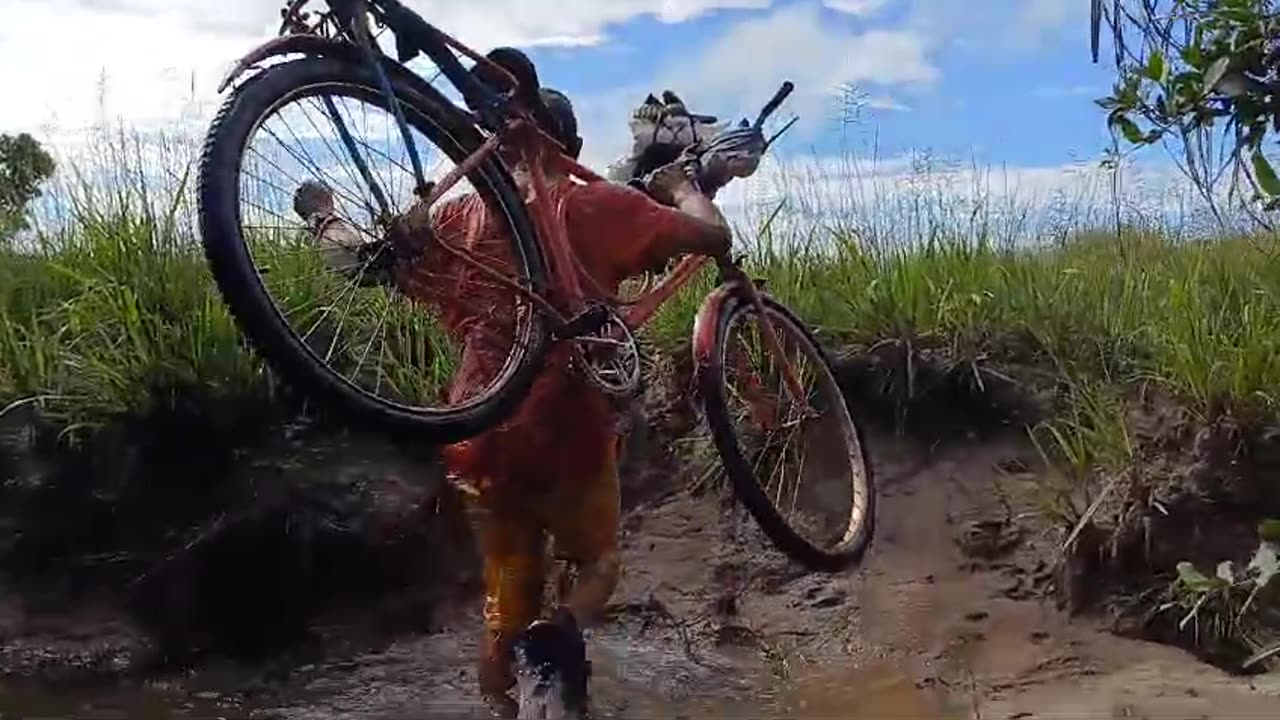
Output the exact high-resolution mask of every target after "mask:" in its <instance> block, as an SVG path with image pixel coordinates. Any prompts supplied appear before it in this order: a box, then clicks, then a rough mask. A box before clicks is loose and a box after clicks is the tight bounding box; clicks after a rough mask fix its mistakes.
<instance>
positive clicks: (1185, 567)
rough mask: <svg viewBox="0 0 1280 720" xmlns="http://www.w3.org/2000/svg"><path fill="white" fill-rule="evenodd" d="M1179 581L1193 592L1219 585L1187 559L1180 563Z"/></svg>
mask: <svg viewBox="0 0 1280 720" xmlns="http://www.w3.org/2000/svg"><path fill="white" fill-rule="evenodd" d="M1251 567H1252V566H1251ZM1178 582H1179V583H1181V584H1182V585H1183V586H1184V587H1186V588H1187V589H1188V590H1190V591H1192V592H1208V591H1210V590H1212V589H1213V588H1214V587H1215V585H1217V583H1215V582H1214V581H1213V580H1211V579H1209V578H1208V577H1207V576H1205V574H1204V573H1202V572H1200V571H1199V570H1197V569H1196V566H1195V565H1192V564H1191V563H1189V562H1187V561H1186V560H1183V561H1182V562H1180V563H1178Z"/></svg>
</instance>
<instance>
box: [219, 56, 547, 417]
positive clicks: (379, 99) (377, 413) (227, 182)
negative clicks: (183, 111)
mask: <svg viewBox="0 0 1280 720" xmlns="http://www.w3.org/2000/svg"><path fill="white" fill-rule="evenodd" d="M324 84H331V85H340V86H344V87H346V88H348V89H355V90H357V91H359V92H360V93H362V94H367V96H368V99H369V101H370V102H373V103H376V104H378V106H379V107H381V108H383V109H384V110H385V109H386V106H387V105H386V102H385V99H384V96H383V95H382V94H381V92H380V91H379V90H378V89H377V88H378V85H377V81H376V79H375V78H374V76H373V73H372V72H371V71H370V70H369V68H367V67H365V66H363V65H357V64H352V63H349V62H343V61H341V60H337V59H333V58H327V57H304V58H301V59H296V60H291V61H288V62H285V63H282V64H279V65H275V66H272V67H270V68H268V69H266V70H263V71H262V72H261V73H260V74H258V75H256V76H254V77H253V78H251V79H250V80H248V81H246V82H245V83H244V84H242V85H240V86H239V87H238V88H237V89H236V90H235V92H234V93H233V94H232V95H231V96H230V97H228V98H227V100H226V101H225V102H224V103H223V105H222V107H221V109H220V110H219V112H218V114H217V116H216V117H215V118H214V120H213V122H212V123H211V125H210V128H209V132H208V134H207V136H206V139H205V145H204V149H203V153H202V156H201V163H200V180H199V189H198V203H199V206H198V207H199V209H198V213H199V219H200V232H201V242H202V244H203V246H204V253H205V256H206V259H207V261H208V263H209V266H210V269H211V271H212V273H213V277H214V280H215V282H216V284H217V287H218V290H219V292H220V293H221V295H222V296H223V299H224V301H225V302H226V305H227V307H228V309H229V311H230V313H231V315H232V316H233V318H234V319H235V321H236V323H237V325H238V327H239V329H240V331H241V333H242V334H243V336H244V337H245V339H246V340H247V341H248V344H249V345H250V346H251V347H252V349H253V350H254V351H255V352H256V353H257V354H258V355H260V356H261V357H262V358H263V359H264V360H265V361H266V362H267V364H268V366H269V367H270V368H271V369H272V370H273V371H274V372H275V373H277V374H278V375H279V376H280V377H281V378H282V379H283V380H284V382H286V383H287V384H289V385H291V386H293V387H294V388H295V389H297V390H299V391H300V392H301V393H302V395H303V396H304V397H307V398H310V399H314V400H316V401H317V403H318V405H320V406H321V408H322V409H325V408H327V409H330V410H333V411H337V412H340V413H341V414H342V417H344V419H348V420H350V419H356V420H360V421H363V422H365V423H370V424H373V425H375V426H378V427H382V428H384V429H387V430H392V431H404V430H408V431H412V432H413V433H415V436H416V437H422V436H424V435H425V438H426V439H427V440H428V441H430V442H455V441H458V440H462V439H465V438H467V437H472V436H474V435H476V434H478V433H480V432H483V431H484V430H486V429H488V428H490V427H492V426H494V425H496V424H497V423H499V422H501V421H502V420H504V419H506V418H507V417H508V416H509V415H510V414H511V413H512V412H514V410H515V409H516V407H517V406H518V403H519V402H520V401H521V400H522V399H523V398H524V397H525V395H527V394H528V392H529V389H530V387H531V386H532V384H533V381H534V379H535V377H536V375H537V372H538V370H539V369H540V367H541V365H542V359H543V357H544V355H545V352H546V349H547V345H548V339H549V332H548V329H547V328H548V323H547V322H546V319H545V318H543V317H542V316H541V313H536V315H537V316H536V317H535V318H534V319H533V321H532V322H533V327H532V330H531V334H530V337H528V338H527V342H526V343H525V344H524V346H523V348H522V350H523V352H522V354H521V356H520V357H519V358H518V359H517V360H515V361H514V365H513V366H511V367H510V368H509V369H508V370H507V374H506V377H505V378H504V379H503V380H502V381H501V382H500V383H499V384H495V385H494V386H493V387H492V388H491V389H490V391H489V392H488V393H487V395H486V396H485V397H482V398H480V399H479V400H477V401H473V402H471V403H470V404H469V405H467V406H464V407H460V408H457V409H446V410H440V409H434V408H416V407H412V406H407V405H403V404H400V403H397V402H394V401H391V400H388V399H386V398H382V397H379V396H375V395H373V394H372V393H369V392H368V391H366V390H362V389H361V388H359V387H358V386H356V385H355V384H354V383H352V382H350V381H348V380H347V379H346V378H344V377H342V376H341V375H339V374H337V373H336V372H334V371H333V370H332V369H330V368H329V367H328V366H327V365H326V364H324V362H323V361H321V360H320V359H319V358H318V357H317V356H315V355H314V354H313V353H312V352H311V350H310V349H308V348H307V346H306V345H305V343H304V342H303V341H302V340H301V339H300V338H299V337H298V336H297V334H296V333H295V332H294V331H293V330H292V329H291V328H290V327H289V325H288V323H287V322H286V321H285V319H284V317H283V316H282V314H281V312H280V310H279V308H278V307H277V306H276V304H275V302H274V301H273V300H272V298H271V296H270V294H269V293H268V292H267V289H266V287H265V285H264V283H263V280H262V277H261V276H260V274H259V273H258V271H257V269H256V268H255V267H254V262H253V258H252V257H251V256H250V254H249V251H248V248H247V246H246V243H245V238H244V235H243V232H242V228H241V224H240V207H239V203H238V198H239V193H240V189H239V182H238V180H239V167H240V161H241V156H242V154H243V153H244V151H245V145H246V143H247V142H248V140H249V138H250V136H251V134H252V133H253V132H254V130H255V128H256V126H257V125H258V124H259V123H260V122H262V120H263V118H264V117H266V116H267V114H268V113H270V112H271V111H272V108H273V107H274V106H275V105H276V104H277V103H278V102H279V101H280V98H285V97H288V95H289V93H291V92H297V91H298V89H299V88H303V87H307V86H309V85H324ZM392 86H393V89H394V91H395V94H396V96H397V98H398V99H399V100H400V101H401V106H402V107H403V109H404V112H405V115H406V120H408V122H409V124H410V125H411V127H413V128H414V129H415V130H416V131H418V132H420V133H422V134H423V135H425V136H426V137H428V138H429V139H430V140H431V141H432V143H433V144H434V145H435V146H436V147H437V148H439V149H440V150H442V151H444V153H445V154H446V155H448V156H449V157H450V159H451V160H453V161H454V162H461V161H462V160H463V159H465V158H466V157H467V156H468V155H470V154H471V153H472V152H473V151H475V150H476V149H477V148H478V147H479V146H480V145H481V144H482V142H483V140H482V139H481V135H480V133H479V132H478V130H477V129H476V128H475V126H474V125H473V124H472V123H471V122H470V121H469V120H468V118H467V116H466V115H465V114H463V113H462V112H461V111H460V110H458V109H457V108H455V107H453V106H452V105H451V104H450V103H449V102H448V100H446V99H445V98H444V97H443V96H440V97H436V98H433V97H428V96H426V95H424V94H423V93H421V92H418V91H417V90H416V89H414V88H411V87H409V86H408V85H407V84H406V83H404V82H403V81H398V79H396V78H394V77H393V78H392ZM467 177H468V179H470V180H471V181H472V184H473V185H474V186H475V187H476V189H477V191H478V192H481V193H485V192H489V193H492V199H493V200H494V201H496V203H497V204H498V205H499V206H500V207H501V208H502V210H503V212H504V213H505V214H506V217H507V224H508V229H509V230H510V237H511V239H512V242H513V248H512V249H513V251H514V252H513V256H514V257H515V258H516V260H517V262H518V263H519V264H520V265H522V267H517V268H516V271H517V273H519V275H517V277H520V278H522V279H523V282H524V284H525V285H526V286H527V287H529V288H530V289H535V288H541V287H544V286H545V278H546V274H545V273H546V271H545V263H544V261H543V257H542V254H541V251H540V249H539V248H540V246H539V245H538V242H537V240H536V235H535V232H534V229H533V225H532V223H531V222H530V219H529V217H528V215H527V212H526V210H525V207H524V204H523V202H522V201H521V200H520V194H519V193H518V192H517V191H516V189H515V185H514V182H513V181H512V179H511V177H510V175H509V173H508V172H507V171H506V169H505V168H504V167H503V166H502V165H501V164H500V162H499V161H498V160H497V159H496V158H490V159H488V160H486V161H485V162H484V163H482V164H480V165H479V166H478V167H477V168H476V169H475V170H474V171H472V172H471V173H469V174H468V176H467ZM517 352H519V351H517Z"/></svg>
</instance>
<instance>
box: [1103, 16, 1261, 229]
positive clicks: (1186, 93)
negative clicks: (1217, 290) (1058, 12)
mask: <svg viewBox="0 0 1280 720" xmlns="http://www.w3.org/2000/svg"><path fill="white" fill-rule="evenodd" d="M1092 3H1093V7H1092V10H1093V16H1092V31H1093V38H1092V40H1093V47H1092V50H1093V59H1094V62H1097V61H1098V56H1099V49H1100V48H1099V39H1100V35H1101V34H1102V30H1103V29H1104V28H1105V29H1107V30H1109V35H1110V37H1111V40H1112V45H1113V50H1114V63H1115V67H1116V71H1117V79H1116V83H1115V86H1114V87H1113V89H1112V92H1111V94H1110V95H1109V96H1107V97H1105V98H1102V99H1100V100H1098V104H1099V105H1100V106H1101V107H1103V108H1104V109H1106V110H1107V111H1108V115H1107V120H1108V125H1109V126H1110V127H1111V128H1112V130H1113V132H1114V133H1115V134H1116V135H1117V136H1118V137H1119V138H1121V139H1123V141H1124V142H1126V143H1127V144H1129V145H1131V146H1144V145H1152V144H1155V143H1161V144H1163V145H1164V146H1165V147H1166V149H1168V150H1169V151H1170V153H1171V155H1172V157H1173V158H1174V160H1175V161H1176V162H1177V163H1178V165H1179V167H1180V169H1181V170H1182V171H1183V172H1184V173H1185V174H1186V175H1187V177H1189V178H1190V179H1191V180H1192V181H1193V182H1194V183H1195V185H1196V187H1197V188H1199V190H1200V193H1201V195H1202V196H1203V197H1204V198H1205V199H1206V200H1207V201H1208V202H1209V203H1210V204H1211V207H1213V208H1214V211H1215V212H1218V207H1217V200H1218V199H1219V197H1220V195H1219V194H1218V191H1219V190H1220V189H1221V188H1222V187H1223V183H1226V188H1227V190H1228V197H1229V198H1233V199H1244V200H1254V201H1257V203H1255V204H1254V206H1253V207H1254V208H1259V207H1260V208H1262V209H1264V210H1276V209H1280V178H1278V177H1277V175H1276V171H1275V169H1274V168H1273V167H1272V163H1271V161H1270V160H1269V159H1268V157H1267V151H1268V148H1269V146H1270V145H1271V144H1272V143H1273V142H1274V136H1275V134H1276V133H1280V0H1092Z"/></svg>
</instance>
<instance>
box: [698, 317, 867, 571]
mask: <svg viewBox="0 0 1280 720" xmlns="http://www.w3.org/2000/svg"><path fill="white" fill-rule="evenodd" d="M762 304H763V307H764V311H765V316H766V317H767V318H768V322H769V324H770V325H771V326H772V327H773V330H774V333H775V334H776V335H777V338H778V340H779V345H780V348H781V351H782V356H783V357H782V358H778V357H775V356H774V354H773V353H772V352H771V351H770V349H769V347H768V345H767V344H766V341H765V336H764V334H763V330H762V326H761V323H760V313H759V312H758V310H757V308H756V306H755V304H754V303H752V302H749V301H748V300H745V299H743V298H731V299H729V300H728V301H727V302H726V303H725V305H724V306H723V308H722V311H721V314H720V317H718V318H717V326H716V342H715V348H714V353H713V356H712V361H711V362H710V363H708V364H707V365H706V366H704V367H702V368H700V370H699V374H700V375H699V384H700V389H701V391H702V397H703V399H704V403H705V407H706V416H707V423H708V425H710V428H711V435H712V438H713V440H714V442H715V445H716V449H717V450H718V451H719V453H720V457H721V460H722V462H723V464H724V470H725V474H726V475H727V476H728V478H729V480H730V482H731V483H732V485H733V488H734V491H735V493H736V494H737V496H738V499H739V500H741V501H742V503H743V505H745V506H746V508H747V510H748V512H750V513H751V515H752V516H753V517H754V518H755V519H756V522H758V523H759V524H760V527H761V529H762V530H763V531H764V533H765V534H766V535H767V536H768V537H769V539H770V540H772V541H773V543H774V544H775V545H776V546H777V547H778V549H780V550H782V551H783V552H784V553H786V554H787V555H788V556H790V557H791V558H793V559H794V560H796V561H798V562H800V563H801V564H803V565H805V566H806V567H808V568H810V569H813V570H823V571H837V570H841V569H844V568H846V567H848V566H849V565H851V564H853V563H855V562H857V561H858V560H859V559H860V558H861V557H862V555H863V553H864V552H865V551H866V549H867V546H868V544H869V543H870V541H871V536H872V532H873V530H874V526H875V509H876V499H875V483H874V480H873V478H872V474H871V465H870V463H869V462H868V461H867V458H866V455H865V453H864V452H863V439H862V433H861V431H860V429H859V428H858V427H857V425H855V424H854V422H853V418H852V416H851V415H850V414H849V408H848V406H847V405H846V403H845V398H844V393H843V392H842V391H841V389H840V387H839V384H838V383H837V382H836V377H835V373H834V372H833V370H832V363H831V359H830V357H829V355H828V353H827V352H826V351H825V350H824V349H823V348H822V346H821V345H820V344H819V343H818V341H817V339H816V338H815V337H814V336H813V334H812V333H811V332H810V331H809V330H808V328H806V327H805V326H804V324H803V323H801V322H800V320H799V319H798V318H796V316H795V315H794V314H792V312H791V311H790V310H788V309H787V308H786V307H785V306H783V305H782V304H781V303H779V302H777V301H776V300H773V299H771V298H769V297H764V298H762ZM784 365H785V366H789V367H790V369H791V372H792V374H793V376H794V378H795V379H796V381H797V382H798V386H799V388H800V389H801V391H802V392H801V393H797V394H802V395H803V397H794V396H793V393H792V392H791V390H790V389H789V387H790V384H789V383H788V381H787V379H786V372H785V370H784Z"/></svg>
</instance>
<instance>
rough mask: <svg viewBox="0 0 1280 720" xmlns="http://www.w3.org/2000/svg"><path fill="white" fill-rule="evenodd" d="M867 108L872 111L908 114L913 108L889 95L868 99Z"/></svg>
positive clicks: (874, 96)
mask: <svg viewBox="0 0 1280 720" xmlns="http://www.w3.org/2000/svg"><path fill="white" fill-rule="evenodd" d="M867 107H869V108H871V109H872V110H881V111H886V112H908V111H910V110H911V108H910V107H909V106H907V105H904V104H902V103H900V102H898V101H897V100H895V99H893V98H892V97H890V96H888V95H873V96H872V97H869V98H867Z"/></svg>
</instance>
